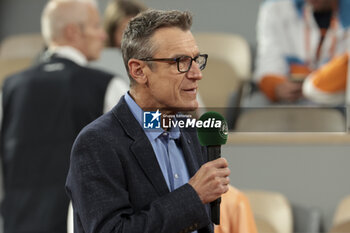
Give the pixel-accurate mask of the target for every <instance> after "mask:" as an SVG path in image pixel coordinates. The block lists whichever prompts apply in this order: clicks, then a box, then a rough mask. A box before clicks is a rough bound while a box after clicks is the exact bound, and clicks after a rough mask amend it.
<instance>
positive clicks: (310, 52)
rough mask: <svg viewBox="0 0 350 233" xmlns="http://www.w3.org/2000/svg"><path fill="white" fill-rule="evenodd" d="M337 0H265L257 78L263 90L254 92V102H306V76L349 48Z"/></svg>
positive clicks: (259, 36)
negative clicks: (304, 89) (303, 89)
mask: <svg viewBox="0 0 350 233" xmlns="http://www.w3.org/2000/svg"><path fill="white" fill-rule="evenodd" d="M339 1H342V0H339ZM339 1H338V0H280V1H269V0H268V1H265V2H264V3H262V5H261V7H260V11H259V15H258V21H257V42H258V48H257V59H256V70H255V74H254V76H255V77H254V78H255V81H256V83H257V84H258V86H259V88H260V90H261V92H262V93H263V95H261V94H256V95H255V96H253V97H252V99H251V100H250V101H251V105H252V104H255V106H261V105H266V104H270V103H282V104H283V103H293V104H302V103H308V101H306V100H305V98H304V97H303V95H302V83H303V81H304V79H305V77H306V76H307V75H308V74H310V73H311V72H312V71H314V70H317V69H318V68H320V67H321V66H323V65H325V64H327V63H328V62H330V61H331V60H332V59H333V58H335V57H336V56H338V55H342V54H344V53H345V52H346V46H347V44H346V37H345V36H344V35H345V31H344V28H343V27H342V26H341V24H340V21H339V17H338V16H339V14H338V13H339V11H340V8H339V7H338V5H339ZM309 103H310V102H309Z"/></svg>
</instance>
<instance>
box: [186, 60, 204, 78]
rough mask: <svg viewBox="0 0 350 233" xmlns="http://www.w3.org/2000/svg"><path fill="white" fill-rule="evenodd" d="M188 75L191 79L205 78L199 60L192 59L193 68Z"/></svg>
mask: <svg viewBox="0 0 350 233" xmlns="http://www.w3.org/2000/svg"><path fill="white" fill-rule="evenodd" d="M187 77H188V78H191V79H198V80H201V79H202V78H203V76H202V71H201V70H200V68H199V65H198V64H197V62H195V61H192V66H191V69H190V70H189V71H188V72H187Z"/></svg>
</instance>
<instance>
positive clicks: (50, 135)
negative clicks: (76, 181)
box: [1, 0, 126, 233]
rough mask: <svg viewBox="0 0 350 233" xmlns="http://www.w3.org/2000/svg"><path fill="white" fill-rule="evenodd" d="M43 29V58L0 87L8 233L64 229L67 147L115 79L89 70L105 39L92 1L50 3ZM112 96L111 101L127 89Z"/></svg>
mask: <svg viewBox="0 0 350 233" xmlns="http://www.w3.org/2000/svg"><path fill="white" fill-rule="evenodd" d="M41 26H42V35H43V37H44V38H45V41H46V43H47V45H48V51H47V54H46V55H45V56H46V61H45V62H42V63H40V64H38V65H35V66H33V67H31V68H29V69H27V70H25V71H23V72H21V73H18V74H14V75H13V76H11V77H9V78H7V79H6V80H5V82H4V85H3V89H2V98H3V99H2V100H3V101H2V103H3V106H2V108H3V118H2V128H1V159H2V165H3V178H4V192H5V194H4V199H3V202H2V206H1V211H2V216H3V219H4V232H5V233H15V232H16V233H19V232H28V233H29V232H32V233H38V232H47V233H64V232H66V219H67V210H68V203H69V199H68V197H67V195H66V193H65V189H64V183H65V178H66V174H67V171H68V166H69V157H70V150H71V147H72V144H73V141H74V139H75V137H76V136H77V134H78V133H79V131H80V130H81V129H82V127H84V126H85V125H86V124H88V123H89V122H91V121H92V120H94V119H95V118H97V117H99V116H100V115H102V113H103V108H104V104H105V102H106V99H107V98H106V95H107V94H108V88H109V85H111V84H112V83H111V82H112V80H114V79H116V78H113V75H111V74H108V73H105V72H102V71H99V70H95V69H91V68H87V67H86V65H87V63H88V61H92V60H95V59H97V58H98V57H99V55H100V51H101V49H102V48H103V46H104V41H105V39H106V35H105V33H104V31H103V28H102V26H101V24H100V17H99V13H98V10H97V6H96V2H95V1H93V0H51V1H49V2H48V3H47V5H46V6H45V8H44V10H43V12H42V19H41ZM113 83H114V84H115V83H116V82H113ZM124 87H125V88H126V85H125V86H124ZM109 94H110V95H113V96H110V97H109V98H108V99H114V101H115V103H116V102H117V101H118V100H119V98H120V96H121V95H122V94H124V89H123V87H122V86H120V87H119V90H117V91H116V88H114V92H113V93H109Z"/></svg>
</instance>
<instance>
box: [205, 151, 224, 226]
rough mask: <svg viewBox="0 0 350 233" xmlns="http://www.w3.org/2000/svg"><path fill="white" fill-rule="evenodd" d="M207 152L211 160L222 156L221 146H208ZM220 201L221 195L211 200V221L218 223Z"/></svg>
mask: <svg viewBox="0 0 350 233" xmlns="http://www.w3.org/2000/svg"><path fill="white" fill-rule="evenodd" d="M207 152H208V160H209V161H212V160H215V159H218V158H220V157H221V146H220V145H219V146H207ZM220 203H221V197H219V198H218V199H216V200H215V201H212V202H210V209H211V221H212V222H213V223H214V224H216V225H220Z"/></svg>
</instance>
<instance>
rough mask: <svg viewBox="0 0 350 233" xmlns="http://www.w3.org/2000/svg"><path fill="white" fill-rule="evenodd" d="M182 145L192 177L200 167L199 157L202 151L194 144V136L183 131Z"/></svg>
mask: <svg viewBox="0 0 350 233" xmlns="http://www.w3.org/2000/svg"><path fill="white" fill-rule="evenodd" d="M180 142H181V147H182V151H183V154H184V157H185V161H186V165H187V169H188V173H189V175H190V177H192V176H193V175H194V174H195V173H196V171H197V170H198V169H199V164H198V159H199V157H200V156H198V155H200V154H197V153H201V152H200V151H197V150H196V147H195V145H194V142H193V141H192V138H191V137H190V135H189V134H188V133H187V132H185V131H183V130H182V131H181V137H180Z"/></svg>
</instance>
